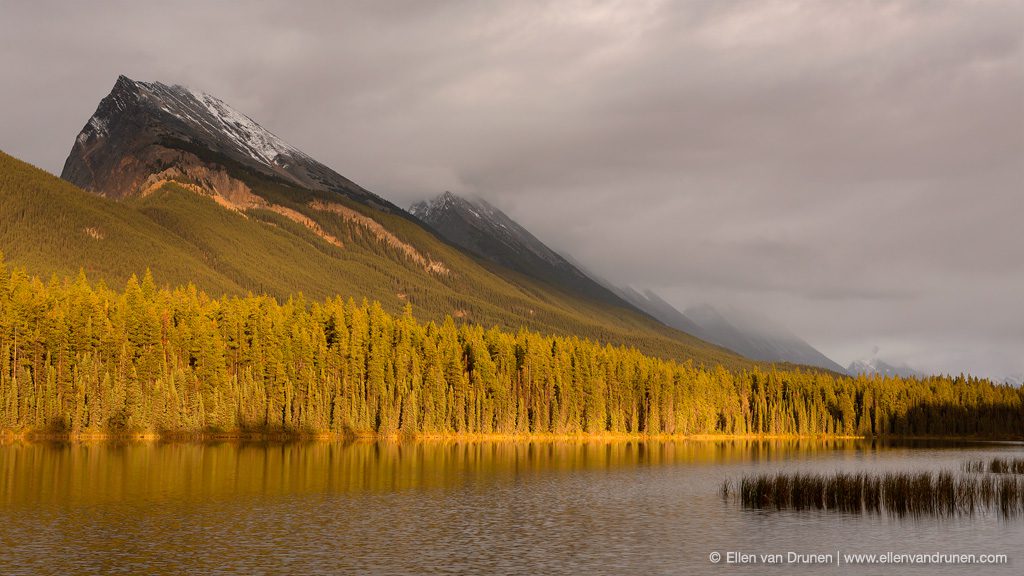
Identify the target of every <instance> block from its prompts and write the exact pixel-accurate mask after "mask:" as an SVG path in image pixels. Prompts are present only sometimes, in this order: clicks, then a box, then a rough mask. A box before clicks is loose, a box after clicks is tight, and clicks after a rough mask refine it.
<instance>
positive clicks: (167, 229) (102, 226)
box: [0, 78, 751, 367]
mask: <svg viewBox="0 0 1024 576" xmlns="http://www.w3.org/2000/svg"><path fill="white" fill-rule="evenodd" d="M128 83H131V84H133V85H135V87H136V88H138V89H139V90H141V89H142V88H143V87H145V86H153V85H150V84H145V85H144V84H143V83H134V82H131V81H129V80H127V79H124V78H122V79H119V80H118V86H115V88H114V90H113V92H112V96H108V98H105V99H104V102H106V104H105V105H101V106H100V107H99V109H98V110H97V117H96V119H95V120H94V119H90V121H89V123H88V124H87V125H86V128H85V129H84V130H83V135H80V136H79V138H78V139H76V142H75V146H74V149H73V151H72V154H71V156H70V157H69V159H68V162H67V164H66V166H67V167H68V168H67V169H66V170H65V172H66V175H67V176H68V177H69V178H74V179H79V180H78V181H79V182H81V183H83V184H84V185H87V186H90V187H91V188H92V189H93V191H95V192H97V194H100V195H102V196H105V197H102V196H97V195H90V194H87V193H85V192H83V191H82V190H80V189H78V188H75V187H73V186H71V185H69V184H68V183H66V182H63V181H60V180H58V179H56V178H54V177H52V176H50V175H48V174H45V173H43V172H42V171H39V170H37V169H35V168H32V167H31V166H28V165H26V164H24V163H21V162H19V161H17V160H15V159H13V158H10V157H6V156H5V157H4V158H3V162H4V164H5V165H4V173H5V174H9V175H10V177H9V178H7V179H5V180H4V182H3V188H2V189H0V202H2V203H3V212H4V214H5V221H4V228H3V233H2V234H0V250H2V251H4V252H5V253H6V254H7V255H8V256H7V259H8V260H9V261H11V262H12V263H13V264H15V265H21V266H24V267H26V268H27V269H28V270H29V271H30V272H32V273H34V274H39V275H42V276H44V277H45V276H47V275H49V274H52V273H59V274H75V273H77V271H78V269H79V268H84V269H85V270H86V271H88V272H90V274H91V276H92V277H94V278H102V279H104V280H105V281H107V282H108V283H111V284H115V285H117V284H120V283H123V282H124V281H125V280H126V279H127V277H128V276H129V275H130V274H132V273H138V274H141V273H142V272H143V271H144V270H145V269H146V268H147V267H149V268H151V269H152V271H153V274H154V276H155V278H156V280H157V282H158V283H163V284H184V283H186V282H189V281H194V282H195V283H196V284H197V285H198V286H199V287H200V288H203V289H205V290H207V291H209V292H211V293H212V294H214V295H220V294H244V293H246V292H248V291H252V292H256V293H267V294H270V295H273V296H276V297H278V298H287V297H289V296H290V295H293V294H297V293H299V292H302V293H304V294H305V295H307V296H311V297H316V298H322V297H330V296H334V295H341V296H342V297H346V298H347V297H353V298H356V299H357V300H359V299H362V298H367V299H369V300H376V301H379V302H381V304H382V306H383V307H384V309H385V310H386V311H389V312H399V311H401V309H402V307H403V306H405V305H406V304H411V305H412V307H413V311H414V313H415V314H416V316H417V317H418V318H420V319H422V320H434V321H440V320H443V319H444V318H445V317H446V316H453V317H455V318H456V319H458V320H465V321H471V322H474V323H479V324H483V325H487V326H490V325H497V326H500V327H503V328H506V329H511V330H515V329H518V328H520V327H527V328H531V329H535V330H538V331H541V332H544V333H548V334H553V335H576V336H580V337H584V338H590V339H593V340H597V341H601V342H608V343H613V344H624V345H630V346H635V347H637V348H638V349H640V350H642V351H645V352H647V353H650V354H653V355H657V356H660V357H664V358H675V359H687V358H690V359H694V360H696V361H697V362H699V363H705V364H712V363H722V364H725V365H727V366H730V367H746V366H750V365H751V363H750V362H749V361H748V360H746V359H744V358H741V357H739V356H738V355H736V354H734V353H732V352H729V351H727V350H723V349H721V348H719V347H717V346H714V345H711V344H708V343H705V342H702V341H700V340H698V339H696V338H693V337H691V336H689V335H686V334H682V333H680V332H677V331H674V330H671V329H668V328H666V327H664V326H661V325H659V324H658V323H656V322H654V321H653V320H651V319H650V318H648V317H646V316H644V315H642V314H640V313H638V312H636V311H635V310H631V309H628V308H625V307H616V306H608V305H606V304H603V303H599V302H595V301H593V300H591V299H588V298H580V297H579V296H578V295H575V294H572V293H569V292H567V291H565V290H562V289H559V288H557V287H553V286H551V285H549V284H547V283H544V282H540V281H538V280H536V279H533V278H530V277H527V276H525V275H523V274H520V273H517V272H515V271H511V270H508V269H505V268H502V267H499V266H485V265H482V263H481V262H480V261H479V260H478V259H477V258H475V257H472V256H470V255H468V254H466V253H464V252H463V251H461V250H460V249H458V248H457V247H455V246H453V245H451V244H450V243H448V242H445V241H443V240H441V239H440V238H438V237H437V236H435V235H434V233H433V232H431V231H429V230H428V229H426V228H424V227H423V226H422V225H421V224H420V223H419V221H418V220H417V219H415V218H413V217H412V216H410V215H409V214H407V213H405V212H404V211H401V210H400V209H398V208H394V207H391V206H390V205H389V204H386V203H385V201H383V200H379V199H376V196H372V195H370V193H368V192H367V193H365V194H362V193H358V190H361V189H358V190H356V192H353V191H352V190H351V189H348V188H346V187H345V186H344V185H343V184H344V181H340V180H336V181H334V184H331V186H330V187H329V186H327V185H326V184H325V185H315V186H313V187H311V188H306V187H303V186H302V185H299V184H296V182H295V180H294V179H293V178H292V176H293V175H290V174H284V175H282V174H280V173H278V172H277V171H275V170H274V169H271V168H267V167H266V166H263V167H261V166H259V165H257V164H259V163H258V162H257V161H256V160H254V159H251V158H250V159H246V158H244V157H242V152H241V151H240V150H241V149H240V148H239V147H238V146H235V145H234V144H233V143H237V142H236V141H237V140H238V138H236V137H235V136H234V135H230V134H228V135H217V134H214V136H216V137H214V136H211V135H209V134H205V133H202V132H197V133H195V134H192V133H190V132H189V126H188V125H186V124H185V123H184V121H182V120H180V119H179V120H174V119H168V118H167V115H166V114H164V112H163V108H164V107H166V108H168V110H173V109H174V108H173V107H172V106H170V105H167V103H165V102H163V101H162V100H161V99H159V98H155V97H152V95H147V96H144V97H143V96H139V97H138V98H136V99H135V100H133V104H132V106H134V108H132V107H131V106H127V105H124V106H118V105H116V104H111V102H123V100H124V98H126V97H127V96H125V95H124V94H125V92H126V91H128V92H130V91H131V90H133V88H132V86H127V84H128ZM140 85H141V86H140ZM182 90H183V89H182ZM153 93H154V94H155V93H156V91H153ZM140 107H145V108H156V109H157V110H159V112H156V111H153V110H140V109H138V108H140ZM120 113H124V114H126V115H128V118H127V119H123V118H119V117H118V114H120ZM192 116H193V120H197V118H196V114H192ZM164 120H167V122H168V123H169V124H170V126H167V125H165V124H164V123H163V122H164ZM197 121H198V120H197ZM212 122H213V121H212V120H209V119H207V120H206V121H204V122H200V123H201V124H203V125H207V124H210V123H212ZM97 126H100V127H102V130H100V129H99V128H97ZM101 131H102V132H103V133H102V134H100V132H101ZM211 131H212V129H211ZM93 132H96V134H92V133H93ZM168 134H171V135H173V136H174V137H173V138H172V137H168V136H167V135H168ZM222 139H223V140H226V141H222ZM243 140H245V139H243ZM246 141H248V140H246ZM285 152H287V151H285ZM288 153H289V154H291V156H287V157H289V158H292V157H294V158H300V155H301V153H300V152H297V151H294V152H288ZM279 155H280V156H281V157H285V156H286V155H285V154H284V152H281V153H279ZM275 158H277V157H276V156H275ZM283 163H284V164H289V165H293V164H290V162H288V161H286V162H283ZM118 167H122V168H124V169H123V170H119V169H118ZM287 168H288V166H284V167H282V169H283V170H285V171H286V172H287V170H286V169H287ZM314 168H315V166H314ZM314 168H309V169H308V170H306V168H304V169H303V170H304V171H303V172H300V173H299V176H295V178H300V177H302V174H306V173H308V172H309V171H312V170H313V169H314ZM79 170H82V171H84V172H78V171H79ZM83 174H84V175H83ZM339 178H340V177H339ZM83 179H84V180H83ZM353 186H354V185H353ZM115 199H116V200H115ZM10 214H17V215H18V216H17V217H9V216H7V215H10ZM93 214H98V216H96V217H95V218H93V216H92V215H93ZM53 222H61V223H63V222H70V225H61V226H53Z"/></svg>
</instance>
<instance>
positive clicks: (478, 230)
mask: <svg viewBox="0 0 1024 576" xmlns="http://www.w3.org/2000/svg"><path fill="white" fill-rule="evenodd" d="M411 211H412V213H413V214H414V215H415V216H417V217H419V218H420V219H422V220H423V221H424V222H427V223H428V224H430V225H431V226H432V227H433V228H435V229H436V230H437V231H438V232H440V233H441V234H442V235H443V236H444V237H445V238H446V239H448V240H449V241H451V242H453V243H454V244H456V245H458V246H461V247H463V248H465V249H467V250H469V251H470V252H472V253H474V254H477V255H478V256H481V257H482V258H485V259H487V260H489V261H491V262H495V263H497V264H501V265H503V266H507V267H509V268H512V269H514V270H518V271H520V272H522V273H524V274H527V275H529V276H532V277H534V278H538V279H541V280H544V281H547V282H550V283H552V284H555V285H559V286H563V287H565V288H566V289H569V290H573V291H577V292H580V293H585V294H588V295H596V297H598V298H601V299H603V300H605V301H608V302H612V303H620V302H623V301H624V302H628V303H629V305H631V306H634V307H636V308H637V309H639V310H642V311H643V312H645V313H647V314H649V315H650V316H651V317H653V318H655V319H657V320H658V321H659V322H661V323H663V324H665V325H666V326H669V327H672V328H675V329H677V330H680V331H682V332H686V333H687V334H691V335H694V336H696V337H698V338H700V339H702V340H705V341H708V342H711V343H714V344H717V345H719V346H722V347H723V348H728V349H729V350H732V351H734V352H737V353H739V354H742V355H743V356H746V357H747V358H751V359H755V360H763V361H766V362H790V363H794V364H803V365H807V366H817V367H820V368H825V369H827V370H832V371H834V372H837V373H843V372H844V369H843V367H842V366H840V365H839V364H837V363H835V362H833V361H832V360H831V359H829V358H827V357H826V356H825V355H824V354H822V353H821V352H819V351H818V350H816V349H815V348H814V347H813V346H811V345H810V344H808V343H807V342H806V341H804V340H802V339H801V338H799V337H797V336H796V335H794V334H792V333H791V332H789V331H787V330H785V329H784V328H782V327H781V326H778V325H777V324H775V323H773V322H771V321H769V320H768V319H766V318H763V317H760V316H758V315H756V314H754V313H752V312H747V313H740V312H738V311H735V310H731V313H730V314H729V316H728V318H727V317H726V316H725V315H724V314H723V313H722V312H721V311H720V310H719V309H717V308H714V307H712V306H710V305H707V304H705V305H701V306H696V307H693V308H689V309H687V311H686V313H682V312H679V311H678V310H677V309H675V308H674V307H673V306H672V305H671V304H669V303H668V302H666V301H665V300H664V299H662V298H661V297H660V296H658V295H657V294H655V293H654V292H652V291H650V290H646V291H644V293H640V292H637V291H636V290H634V289H632V288H630V287H626V288H617V287H614V286H611V285H609V283H608V282H607V281H604V280H602V279H600V278H591V276H590V275H588V273H587V272H584V270H585V269H586V266H585V265H582V264H575V263H572V262H570V261H569V259H567V258H565V257H563V256H561V255H559V254H558V253H557V252H555V251H554V250H552V249H551V248H549V247H548V246H547V245H545V244H544V243H543V242H541V241H540V240H538V239H537V238H536V237H535V236H534V235H533V234H531V233H530V232H529V231H528V230H527V229H526V228H524V227H523V226H521V225H520V224H519V223H517V222H516V221H514V220H512V219H511V218H510V217H509V216H508V215H506V214H505V213H504V212H502V211H501V210H499V209H497V208H495V207H494V206H492V205H491V204H489V203H488V202H487V201H485V200H482V199H479V198H472V199H467V198H462V197H460V196H458V195H455V194H452V193H451V192H445V193H444V194H441V195H440V196H438V197H436V198H434V199H432V200H430V201H424V202H419V203H417V204H414V205H413V207H412V209H411ZM679 265H680V266H685V263H684V262H681V263H679ZM613 293H614V294H613Z"/></svg>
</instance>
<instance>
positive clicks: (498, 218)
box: [409, 192, 630, 308]
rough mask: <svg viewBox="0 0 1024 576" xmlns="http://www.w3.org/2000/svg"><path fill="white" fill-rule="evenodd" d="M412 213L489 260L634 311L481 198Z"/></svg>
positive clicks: (428, 205)
mask: <svg viewBox="0 0 1024 576" xmlns="http://www.w3.org/2000/svg"><path fill="white" fill-rule="evenodd" d="M409 211H410V212H411V213H412V214H413V215H414V216H416V217H417V218H419V219H420V220H422V221H424V222H426V223H427V224H429V225H430V226H431V227H432V228H433V229H434V230H436V231H437V232H438V233H440V234H441V236H443V237H444V238H445V239H447V240H448V241H449V242H451V243H453V244H455V245H456V246H459V247H461V248H463V249H464V250H467V251H469V252H471V253H473V254H475V255H477V256H479V257H481V258H483V259H485V260H488V261H490V262H493V263H495V264H498V265H500V266H504V267H506V268H509V269H512V270H515V271H517V272H521V273H523V274H525V275H527V276H530V277H532V278H536V279H539V280H542V281H544V282H547V283H549V284H552V285H554V286H558V287H559V288H562V289H564V290H566V291H568V292H570V293H574V294H580V295H582V296H585V297H587V298H592V299H594V300H598V301H601V302H605V303H608V304H612V305H615V306H622V307H627V308H628V307H630V305H629V304H628V303H626V302H625V301H624V300H623V299H621V298H620V297H618V296H617V295H615V294H614V293H612V291H610V290H608V289H607V288H605V287H604V286H602V285H600V284H598V283H597V282H595V281H594V280H592V279H590V278H589V277H588V276H587V275H586V274H585V273H583V272H582V271H580V270H579V269H578V268H577V267H576V266H574V265H573V264H572V263H570V262H569V261H568V260H567V259H565V258H563V257H562V256H561V255H559V254H558V253H557V252H555V251H554V250H552V249H551V248H548V246H547V245H545V244H544V243H543V242H541V241H540V240H538V239H537V237H536V236H534V235H533V234H531V233H530V231H529V230H527V229H526V228H523V227H522V226H520V225H519V223H517V222H516V221H514V220H512V219H511V218H509V217H508V215H506V214H505V213H504V212H502V211H501V210H499V209H497V208H495V207H494V206H492V205H491V204H489V203H488V202H487V201H486V200H484V199H482V198H463V197H461V196H458V195H455V194H452V193H451V192H445V193H443V194H441V195H439V196H437V197H436V198H434V199H432V200H429V201H423V202H418V203H416V204H414V205H413V206H412V207H411V208H410V210H409Z"/></svg>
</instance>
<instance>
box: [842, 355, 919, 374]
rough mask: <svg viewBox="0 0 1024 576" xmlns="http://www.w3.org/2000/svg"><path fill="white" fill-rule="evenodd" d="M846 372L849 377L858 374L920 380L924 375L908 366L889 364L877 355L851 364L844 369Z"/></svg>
mask: <svg viewBox="0 0 1024 576" xmlns="http://www.w3.org/2000/svg"><path fill="white" fill-rule="evenodd" d="M846 372H847V373H848V374H850V375H851V376H857V375H859V374H864V375H866V376H875V375H879V376H898V377H900V378H920V377H922V376H924V374H922V373H921V372H918V371H917V370H914V369H913V368H911V367H910V366H907V365H905V364H902V365H895V364H890V363H889V362H886V361H885V360H882V359H881V358H879V357H878V356H877V355H873V356H872V357H871V358H870V359H866V360H856V361H854V362H851V363H850V365H849V366H848V367H847V368H846Z"/></svg>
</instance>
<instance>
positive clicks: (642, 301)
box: [616, 286, 701, 336]
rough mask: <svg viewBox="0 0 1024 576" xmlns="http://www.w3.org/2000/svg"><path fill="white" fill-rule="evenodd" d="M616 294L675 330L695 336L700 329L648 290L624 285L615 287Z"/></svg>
mask: <svg viewBox="0 0 1024 576" xmlns="http://www.w3.org/2000/svg"><path fill="white" fill-rule="evenodd" d="M616 294H618V295H619V296H621V297H622V298H623V299H625V300H626V301H627V302H629V303H630V304H632V305H633V306H636V307H637V308H638V309H640V310H642V311H644V312H646V313H648V314H650V315H651V316H652V317H653V318H655V319H657V320H658V321H659V322H661V323H662V324H664V325H666V326H671V327H672V328H675V329H676V330H682V331H683V332H686V333H687V334H693V335H695V336H696V335H697V334H698V333H700V331H701V327H700V326H698V325H697V323H696V322H694V321H693V320H690V319H689V318H687V317H686V315H685V314H683V313H682V312H680V311H679V310H676V308H675V307H673V306H672V305H671V304H669V303H668V302H666V301H665V300H664V299H662V298H661V296H658V295H657V294H655V293H654V292H652V291H650V290H644V291H643V292H642V293H641V292H637V291H636V290H634V289H633V288H630V287H629V286H626V287H624V288H618V289H616Z"/></svg>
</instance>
